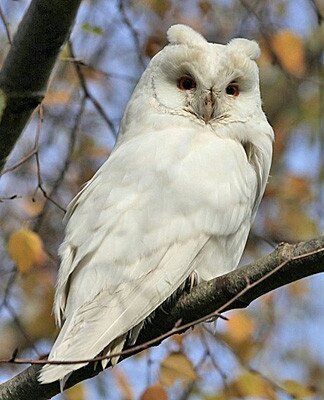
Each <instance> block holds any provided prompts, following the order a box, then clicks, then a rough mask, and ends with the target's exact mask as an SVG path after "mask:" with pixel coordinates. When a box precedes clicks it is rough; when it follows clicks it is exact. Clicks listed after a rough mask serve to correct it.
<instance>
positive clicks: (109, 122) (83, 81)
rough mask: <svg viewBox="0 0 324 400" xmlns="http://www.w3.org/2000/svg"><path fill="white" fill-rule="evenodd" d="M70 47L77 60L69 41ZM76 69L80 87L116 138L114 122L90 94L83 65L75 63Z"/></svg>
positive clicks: (73, 56)
mask: <svg viewBox="0 0 324 400" xmlns="http://www.w3.org/2000/svg"><path fill="white" fill-rule="evenodd" d="M68 47H69V52H70V54H71V57H72V58H74V59H76V57H75V54H74V49H73V45H72V42H71V41H70V40H69V41H68ZM73 65H74V67H75V71H76V73H77V76H78V79H79V82H80V85H81V87H82V89H83V92H84V94H85V96H86V97H87V98H88V99H89V100H90V101H91V102H92V104H93V105H94V107H95V109H96V110H97V111H98V113H99V114H100V115H101V117H102V118H103V120H104V121H105V122H106V124H107V125H108V127H109V129H110V130H111V132H112V134H113V135H114V136H115V137H116V136H117V132H116V129H115V125H114V124H113V122H112V120H111V119H110V117H108V115H107V113H106V112H105V110H104V109H103V107H102V105H101V104H100V103H99V101H98V100H97V99H96V98H95V97H94V96H93V95H92V94H91V93H90V91H89V88H88V85H87V82H86V79H85V77H84V75H83V73H82V69H81V65H80V63H78V62H75V63H73Z"/></svg>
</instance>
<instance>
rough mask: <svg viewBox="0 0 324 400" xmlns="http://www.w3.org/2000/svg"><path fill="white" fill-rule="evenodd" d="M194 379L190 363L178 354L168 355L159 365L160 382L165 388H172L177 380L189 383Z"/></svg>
mask: <svg viewBox="0 0 324 400" xmlns="http://www.w3.org/2000/svg"><path fill="white" fill-rule="evenodd" d="M196 378H197V375H196V372H195V370H194V367H193V365H192V363H191V361H190V360H188V358H187V357H186V356H185V355H184V354H182V353H180V352H174V353H171V354H169V355H168V357H166V358H165V359H164V360H163V361H162V363H161V367H160V381H161V383H162V384H163V385H165V386H168V387H169V386H172V385H173V384H174V382H175V381H177V380H180V381H182V382H183V383H190V382H192V381H194V380H195V379H196Z"/></svg>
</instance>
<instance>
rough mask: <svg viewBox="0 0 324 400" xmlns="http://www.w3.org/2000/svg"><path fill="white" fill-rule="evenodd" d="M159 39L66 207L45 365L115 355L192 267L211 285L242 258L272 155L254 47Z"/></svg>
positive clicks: (193, 37)
mask: <svg viewBox="0 0 324 400" xmlns="http://www.w3.org/2000/svg"><path fill="white" fill-rule="evenodd" d="M168 39H169V45H167V46H166V47H165V48H164V49H163V50H162V51H160V52H159V53H158V54H157V55H156V56H155V57H154V58H153V59H152V61H151V62H150V64H149V66H148V68H147V69H146V71H145V72H144V74H143V76H142V77H141V79H140V81H139V83H138V85H137V87H136V89H135V90H134V93H133V95H132V97H131V99H130V101H129V103H128V106H127V108H126V111H125V115H124V118H123V121H122V125H121V129H120V133H119V138H118V141H117V144H116V146H115V149H114V151H113V152H112V154H111V156H110V157H109V159H108V160H107V162H106V163H105V164H104V165H103V166H102V167H101V168H100V169H99V171H98V172H97V173H96V174H95V176H94V177H93V178H92V179H91V180H90V181H89V182H88V183H87V185H86V186H85V187H84V188H83V189H82V190H81V192H80V193H79V194H78V195H77V196H76V197H75V198H74V199H73V200H72V202H71V204H70V205H69V207H68V212H67V216H66V219H67V221H68V223H67V227H66V236H65V240H64V243H63V244H62V246H61V249H60V253H61V257H62V263H61V267H60V271H59V278H58V283H57V289H56V297H55V305H54V308H55V315H56V318H57V321H58V323H59V324H60V325H62V329H61V331H60V334H59V336H58V338H57V340H56V342H55V343H54V346H53V349H52V351H51V353H50V355H49V360H53V359H56V360H76V359H91V358H92V357H95V356H97V355H98V354H102V353H104V354H109V353H110V352H116V351H120V350H121V349H122V348H123V346H124V344H125V341H127V343H130V342H134V341H135V340H136V337H137V335H138V333H139V330H140V329H141V326H142V324H143V321H144V320H145V318H146V317H148V315H149V314H150V313H152V311H153V310H155V309H156V308H157V307H158V306H159V305H160V304H161V303H162V302H163V301H164V300H166V299H167V298H168V297H169V296H171V295H172V293H173V292H175V290H176V289H177V288H179V286H180V285H182V284H183V283H184V281H186V280H187V279H188V278H189V277H191V276H193V273H194V274H195V275H196V276H197V277H198V280H199V281H204V280H210V279H212V278H215V277H216V276H219V275H222V274H224V273H227V272H229V271H231V270H233V269H234V268H236V267H237V265H238V263H239V260H240V258H241V255H242V252H243V249H244V246H245V243H246V240H247V236H248V233H249V230H250V227H251V223H252V221H253V218H254V216H255V213H256V210H257V208H258V205H259V203H260V200H261V197H262V195H263V192H264V189H265V185H266V182H267V178H268V174H269V168H270V164H271V157H272V141H273V130H272V128H271V126H270V125H269V123H268V122H267V119H266V117H265V115H264V113H263V111H262V108H261V98H260V91H259V78H258V67H257V65H256V63H255V59H256V58H257V57H258V56H259V52H260V50H259V47H258V45H257V43H255V42H253V41H249V40H246V39H234V40H232V41H231V42H230V43H229V44H227V45H220V44H214V43H208V42H207V41H206V40H205V39H204V38H203V37H202V36H201V35H200V34H199V33H197V32H195V31H194V30H192V29H191V28H189V27H188V26H184V25H175V26H172V27H171V28H170V29H169V30H168ZM84 365H85V364H84ZM82 366H83V365H81V364H74V365H46V366H45V367H43V369H42V370H41V372H40V376H39V379H40V381H41V382H42V383H48V382H52V381H55V380H57V379H61V380H62V381H64V380H65V379H66V378H67V377H68V375H69V373H71V372H72V371H73V370H76V369H78V368H81V367H82ZM105 366H106V362H103V367H105Z"/></svg>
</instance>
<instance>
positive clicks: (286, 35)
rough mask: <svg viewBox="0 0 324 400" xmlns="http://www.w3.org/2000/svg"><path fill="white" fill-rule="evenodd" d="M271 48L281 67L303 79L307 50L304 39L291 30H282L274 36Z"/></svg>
mask: <svg viewBox="0 0 324 400" xmlns="http://www.w3.org/2000/svg"><path fill="white" fill-rule="evenodd" d="M270 40H271V48H272V50H273V52H274V53H275V54H276V57H277V58H278V60H279V62H280V64H281V66H282V67H283V68H284V69H285V70H286V71H287V72H289V73H290V74H291V75H294V76H296V77H299V78H301V77H303V76H304V74H305V72H306V64H305V50H304V44H303V42H302V39H301V38H300V37H299V36H298V35H296V34H295V33H293V32H291V31H289V30H282V31H279V32H277V33H276V34H274V35H272V37H271V39H270Z"/></svg>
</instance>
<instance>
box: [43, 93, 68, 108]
mask: <svg viewBox="0 0 324 400" xmlns="http://www.w3.org/2000/svg"><path fill="white" fill-rule="evenodd" d="M70 100H71V92H70V91H67V90H55V91H54V90H53V91H49V92H47V93H46V95H45V98H44V100H43V105H46V106H53V105H60V104H67V103H69V101H70Z"/></svg>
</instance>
